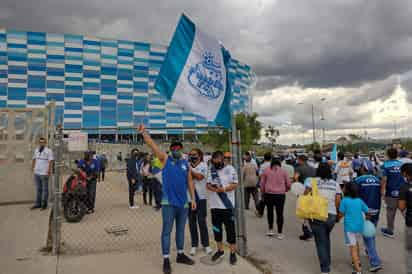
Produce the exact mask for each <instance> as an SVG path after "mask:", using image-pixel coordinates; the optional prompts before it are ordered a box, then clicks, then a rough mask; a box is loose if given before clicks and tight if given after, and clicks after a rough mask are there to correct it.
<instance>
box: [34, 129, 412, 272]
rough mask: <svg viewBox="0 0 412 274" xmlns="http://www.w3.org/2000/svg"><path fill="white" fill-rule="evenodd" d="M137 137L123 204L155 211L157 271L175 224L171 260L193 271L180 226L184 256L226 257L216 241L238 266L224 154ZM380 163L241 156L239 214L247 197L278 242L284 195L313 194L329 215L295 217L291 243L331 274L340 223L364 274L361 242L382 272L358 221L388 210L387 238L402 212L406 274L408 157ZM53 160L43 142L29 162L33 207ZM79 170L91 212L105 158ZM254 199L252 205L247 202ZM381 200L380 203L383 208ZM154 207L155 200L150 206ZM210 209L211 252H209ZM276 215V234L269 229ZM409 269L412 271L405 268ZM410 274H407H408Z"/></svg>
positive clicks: (232, 177)
mask: <svg viewBox="0 0 412 274" xmlns="http://www.w3.org/2000/svg"><path fill="white" fill-rule="evenodd" d="M139 131H140V133H141V134H142V136H143V139H144V141H145V143H146V144H147V145H148V146H149V147H150V149H151V153H144V152H140V151H139V150H138V149H133V150H132V151H131V152H130V156H128V157H127V159H126V176H127V180H128V188H129V191H128V192H129V207H130V209H136V208H138V207H139V205H138V204H136V199H135V194H136V192H137V191H139V192H142V196H143V204H144V205H148V206H152V205H153V207H154V209H155V210H161V213H162V221H163V222H162V234H161V248H162V254H163V271H164V273H166V274H168V273H171V272H172V267H171V261H170V242H171V233H172V228H173V225H174V223H176V248H177V258H176V262H177V263H181V264H186V265H193V264H194V261H193V260H192V259H191V258H190V257H189V256H186V255H185V253H184V240H185V226H186V223H187V222H188V223H189V229H190V239H191V249H190V253H189V254H190V255H191V256H194V255H196V253H197V252H198V251H199V246H200V245H201V246H202V248H203V251H204V252H205V254H207V255H211V257H210V258H211V260H212V261H213V262H219V261H220V260H222V258H223V257H224V256H225V252H224V248H223V234H225V236H226V241H227V243H228V244H229V247H230V256H229V262H230V263H231V264H236V261H237V258H236V232H235V215H234V209H235V207H236V205H235V190H236V188H237V187H238V174H237V172H236V170H235V168H234V167H233V166H232V164H231V154H230V153H229V152H225V153H223V152H221V151H215V152H214V153H212V154H211V156H210V157H209V156H208V155H204V153H203V151H202V150H200V149H198V148H194V149H192V150H191V151H190V152H189V153H188V154H186V155H184V154H183V144H182V143H180V142H172V143H171V145H170V147H169V151H168V152H165V151H162V150H161V149H160V148H159V146H158V145H157V144H156V143H155V142H154V141H153V139H152V138H151V137H150V135H149V134H148V133H146V131H145V129H144V126H140V128H139ZM386 154H387V157H386V160H385V161H382V162H381V161H380V160H379V158H378V157H376V155H375V154H374V153H371V154H370V155H369V157H360V156H359V154H357V153H356V154H355V155H354V157H353V158H352V159H348V158H347V157H345V154H344V153H342V152H339V153H338V155H337V161H332V160H331V159H330V157H328V156H327V155H323V154H322V153H321V152H320V151H314V152H313V154H312V155H311V157H308V155H306V154H289V155H286V156H285V155H282V156H277V155H273V154H272V152H267V153H265V155H264V157H263V161H262V162H259V161H257V160H256V159H255V158H254V157H253V154H252V153H250V152H245V153H244V155H243V161H242V167H241V174H239V176H241V179H242V181H243V186H244V203H245V210H249V209H250V208H251V206H250V202H251V200H253V203H254V209H255V214H256V216H257V217H263V216H264V214H265V211H266V217H267V226H268V230H267V234H266V235H267V236H268V237H276V238H277V239H279V240H282V239H284V238H285V237H286V235H285V234H284V231H283V225H284V209H285V202H286V195H287V193H288V192H289V191H291V190H292V192H293V193H294V194H296V195H298V196H299V195H310V194H313V191H314V187H316V192H317V194H318V195H319V196H321V197H323V198H325V199H326V200H327V205H328V208H327V211H328V216H327V218H326V219H325V220H317V219H305V220H302V235H300V236H299V239H300V240H302V241H308V240H311V239H312V238H313V239H314V242H315V248H316V251H317V255H318V258H319V265H320V271H321V273H330V271H331V266H332V257H331V239H330V235H331V231H332V230H333V228H334V226H335V225H336V224H337V223H339V222H340V221H341V219H342V218H343V227H344V239H342V242H343V241H344V242H345V244H346V245H347V246H348V248H349V252H350V255H351V262H352V265H353V271H354V272H353V273H356V274H359V273H362V267H361V264H360V259H359V258H360V253H359V243H360V240H362V241H363V245H364V247H365V251H366V254H367V256H368V258H369V271H370V272H377V271H379V270H380V269H382V268H383V264H382V260H381V258H380V256H379V254H378V250H377V244H378V243H377V241H376V237H375V236H371V235H369V236H365V235H364V226H365V222H366V221H368V222H371V223H372V224H373V226H374V227H375V229H377V227H378V223H379V219H380V211H381V208H382V204H384V205H385V208H386V216H385V217H386V227H383V228H381V230H380V232H381V233H382V235H383V236H385V237H388V238H394V237H395V217H396V214H397V211H398V210H400V211H401V213H402V214H403V216H405V224H406V229H405V235H406V240H405V242H406V254H407V264H408V266H409V269H412V255H411V254H412V160H411V159H410V158H409V155H408V153H407V152H406V151H403V150H400V151H399V150H398V149H396V148H389V149H388V150H387V152H386ZM52 161H53V153H52V151H51V150H50V149H48V148H47V147H46V142H45V139H44V138H41V139H40V143H39V147H38V148H37V149H36V150H35V153H34V156H33V165H32V168H33V171H34V177H35V182H36V187H37V198H36V203H35V204H34V206H33V207H32V209H36V208H43V209H45V208H47V200H48V197H47V193H48V190H47V185H48V183H47V181H48V176H49V175H50V174H51V172H52ZM76 163H77V166H78V167H79V168H80V169H82V170H83V171H84V172H85V173H86V175H87V197H88V198H87V203H86V204H87V209H88V213H93V212H94V208H95V200H96V184H97V181H98V180H102V181H104V177H105V169H106V167H107V158H106V156H105V155H97V154H96V153H95V152H92V151H89V152H86V153H85V154H84V158H83V159H81V160H79V161H77V162H76ZM250 198H252V199H250ZM382 201H384V203H382ZM153 202H154V203H153ZM208 209H210V215H211V220H212V223H211V225H212V229H211V231H212V232H213V236H214V240H215V241H216V246H217V249H216V250H215V251H214V252H213V250H212V248H211V246H210V239H209V227H208V222H207V214H208ZM275 213H276V232H275V229H274V223H275ZM409 271H412V270H409ZM409 273H411V272H409Z"/></svg>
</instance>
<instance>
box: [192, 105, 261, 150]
mask: <svg viewBox="0 0 412 274" xmlns="http://www.w3.org/2000/svg"><path fill="white" fill-rule="evenodd" d="M257 118H258V114H257V113H253V114H251V115H249V114H244V113H239V114H238V115H236V126H237V129H238V130H240V142H241V145H242V147H241V149H242V151H247V150H250V148H251V147H252V145H253V144H255V143H256V142H257V141H258V140H259V139H260V137H261V136H260V131H261V130H262V124H261V123H260V122H259V121H258V120H257ZM199 140H200V142H201V143H203V144H207V145H211V146H214V147H215V148H216V149H219V150H222V151H228V150H229V131H228V130H212V131H209V132H208V133H207V134H203V135H201V136H200V138H199Z"/></svg>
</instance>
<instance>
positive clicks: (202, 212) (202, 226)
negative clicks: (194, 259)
mask: <svg viewBox="0 0 412 274" xmlns="http://www.w3.org/2000/svg"><path fill="white" fill-rule="evenodd" d="M206 217H207V200H206V199H202V200H199V201H198V202H197V208H196V210H192V211H190V213H189V227H190V238H191V240H192V247H198V246H199V232H198V229H197V228H198V226H199V231H200V239H201V241H202V246H203V247H208V246H209V233H208V230H207V220H206Z"/></svg>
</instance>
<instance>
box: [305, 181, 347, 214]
mask: <svg viewBox="0 0 412 274" xmlns="http://www.w3.org/2000/svg"><path fill="white" fill-rule="evenodd" d="M312 179H313V178H311V177H309V178H306V180H305V187H306V188H312ZM314 179H316V181H317V183H318V190H319V196H322V197H325V198H326V199H328V213H329V214H333V215H336V214H337V212H336V204H335V200H336V194H341V193H342V191H341V189H340V185H339V184H338V182H336V181H335V180H332V179H329V180H322V179H320V178H314Z"/></svg>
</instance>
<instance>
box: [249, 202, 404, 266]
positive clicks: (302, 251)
mask: <svg viewBox="0 0 412 274" xmlns="http://www.w3.org/2000/svg"><path fill="white" fill-rule="evenodd" d="M295 204H296V198H295V197H293V194H289V195H288V198H287V202H286V207H285V227H284V233H285V235H286V238H285V239H284V240H277V239H276V238H268V237H267V236H265V233H266V231H267V221H266V216H265V218H262V219H259V218H257V217H256V216H255V215H254V214H253V212H252V211H248V212H247V213H246V216H247V229H248V243H249V250H250V253H251V255H253V257H256V258H259V259H264V260H266V261H267V262H269V263H270V265H271V266H272V271H273V273H299V274H302V273H320V269H319V263H318V258H317V256H316V249H315V243H314V241H309V242H302V241H300V240H299V239H298V236H299V235H300V232H301V231H300V226H301V225H300V222H299V221H298V220H297V219H296V217H295V213H294V212H295ZM384 216H385V215H384V212H382V213H381V223H380V225H384V224H385V223H386V221H385V220H384V218H383V217H384ZM402 221H403V218H402V217H401V216H400V215H398V216H397V224H396V230H397V231H396V238H395V239H387V238H384V237H382V236H381V235H378V238H377V245H378V250H379V254H380V256H381V258H382V260H383V264H384V266H385V269H384V270H382V271H380V272H379V273H385V274H394V273H405V268H404V265H405V264H404V249H403V247H404V245H403V225H404V224H403V223H402ZM275 226H276V224H275ZM331 238H332V271H331V273H336V274H341V273H342V274H343V273H345V274H347V273H351V271H352V268H351V266H350V256H349V251H348V248H347V247H346V246H345V245H344V240H343V225H342V224H337V225H336V226H335V228H334V230H333V232H332V236H331ZM362 249H363V248H362ZM361 253H362V264H363V265H364V266H368V263H367V258H366V256H365V254H364V252H361ZM365 273H368V272H367V271H365Z"/></svg>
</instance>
